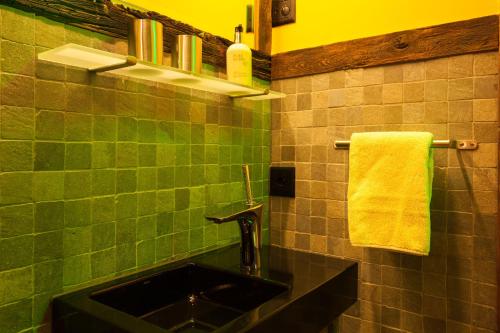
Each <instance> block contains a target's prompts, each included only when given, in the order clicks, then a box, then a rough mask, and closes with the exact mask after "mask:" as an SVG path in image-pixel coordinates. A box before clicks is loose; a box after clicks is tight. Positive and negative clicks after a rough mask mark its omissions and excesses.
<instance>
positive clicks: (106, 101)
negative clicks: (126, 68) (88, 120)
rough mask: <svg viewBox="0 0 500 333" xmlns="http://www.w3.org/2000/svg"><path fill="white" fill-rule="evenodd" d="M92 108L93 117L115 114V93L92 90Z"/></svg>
mask: <svg viewBox="0 0 500 333" xmlns="http://www.w3.org/2000/svg"><path fill="white" fill-rule="evenodd" d="M92 108H93V112H94V114H95V115H114V114H115V113H116V111H115V91H114V90H112V89H102V88H92Z"/></svg>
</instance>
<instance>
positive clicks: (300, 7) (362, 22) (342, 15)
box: [273, 0, 500, 54]
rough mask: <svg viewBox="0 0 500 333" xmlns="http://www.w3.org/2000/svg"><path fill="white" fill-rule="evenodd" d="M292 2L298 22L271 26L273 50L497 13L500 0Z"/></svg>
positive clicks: (328, 0)
mask: <svg viewBox="0 0 500 333" xmlns="http://www.w3.org/2000/svg"><path fill="white" fill-rule="evenodd" d="M296 1H297V22H296V23H295V24H290V25H285V26H281V27H277V28H274V29H273V54H274V53H279V52H286V51H291V50H296V49H303V48H308V47H314V46H319V45H325V44H331V43H335V42H340V41H346V40H352V39H357V38H362V37H368V36H376V35H380V34H385V33H389V32H396V31H402V30H408V29H414V28H420V27H426V26H430V25H436V24H442V23H446V22H454V21H461V20H466V19H470V18H474V17H480V16H487V15H493V14H498V13H499V12H500V0H343V1H333V0H296Z"/></svg>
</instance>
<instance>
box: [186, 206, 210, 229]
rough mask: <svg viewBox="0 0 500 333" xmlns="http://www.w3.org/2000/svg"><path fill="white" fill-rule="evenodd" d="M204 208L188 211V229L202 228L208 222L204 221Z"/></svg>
mask: <svg viewBox="0 0 500 333" xmlns="http://www.w3.org/2000/svg"><path fill="white" fill-rule="evenodd" d="M205 216H206V214H205V208H195V209H190V210H189V227H190V228H199V227H202V226H204V225H205V224H207V223H212V222H209V221H208V220H206V219H205Z"/></svg>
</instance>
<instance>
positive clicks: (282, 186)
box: [269, 167, 295, 198]
mask: <svg viewBox="0 0 500 333" xmlns="http://www.w3.org/2000/svg"><path fill="white" fill-rule="evenodd" d="M269 183H270V187H271V188H270V190H269V195H271V196H277V197H290V198H295V167H271V172H270V181H269Z"/></svg>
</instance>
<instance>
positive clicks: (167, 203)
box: [156, 190, 175, 212]
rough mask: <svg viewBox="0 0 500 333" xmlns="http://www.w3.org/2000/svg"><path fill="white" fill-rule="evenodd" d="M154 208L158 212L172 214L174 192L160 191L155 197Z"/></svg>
mask: <svg viewBox="0 0 500 333" xmlns="http://www.w3.org/2000/svg"><path fill="white" fill-rule="evenodd" d="M156 207H157V210H158V212H172V211H174V209H175V192H174V190H160V191H158V192H157V195H156Z"/></svg>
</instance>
